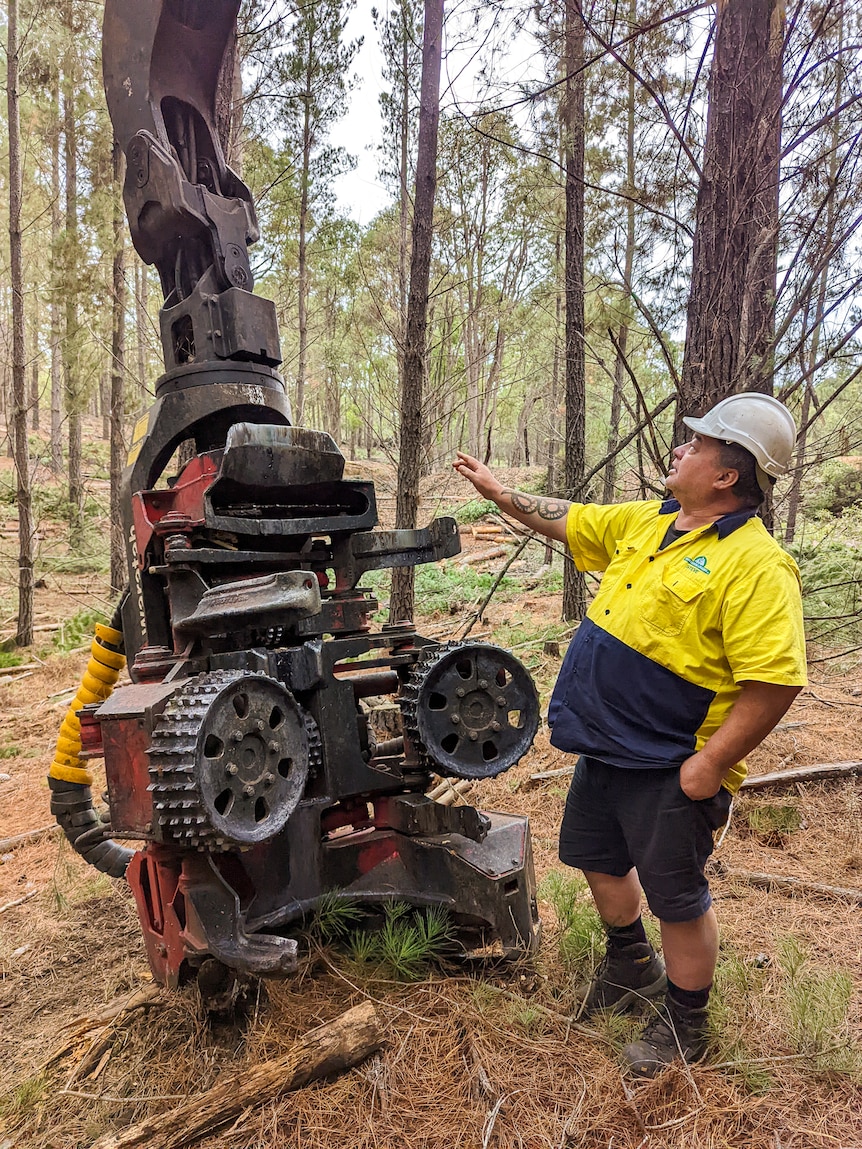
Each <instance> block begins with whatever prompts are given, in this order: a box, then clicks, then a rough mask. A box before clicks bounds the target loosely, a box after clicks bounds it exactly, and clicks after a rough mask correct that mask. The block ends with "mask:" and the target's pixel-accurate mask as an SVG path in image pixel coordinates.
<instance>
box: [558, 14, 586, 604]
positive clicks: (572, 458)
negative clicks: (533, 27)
mask: <svg viewBox="0 0 862 1149" xmlns="http://www.w3.org/2000/svg"><path fill="white" fill-rule="evenodd" d="M565 4H566V10H565V36H564V60H565V63H564V69H565V76H566V84H565V98H564V100H563V103H562V114H563V123H562V128H563V139H564V151H565V201H566V221H565V256H564V276H565V281H564V282H565V287H564V295H565V301H566V339H565V356H564V364H565V366H564V377H565V394H566V451H565V460H564V466H565V487H566V490H567V491H574V490H576V489H577V488H578V487H579V485H580V483H581V480H582V479H583V477H584V468H585V462H586V362H585V348H584V335H585V330H584V20H583V13H582V11H581V3H580V0H565ZM585 613H586V584H585V582H584V576H583V574H582V573H581V572H580V571H579V570H577V569H576V568H575V564H574V563H573V562H572V560H571V558H569V557H568V556H567V557H566V562H565V566H564V568H563V617H564V618H567V619H578V618H583V616H584V614H585Z"/></svg>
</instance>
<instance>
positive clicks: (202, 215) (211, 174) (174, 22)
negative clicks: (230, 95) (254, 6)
mask: <svg viewBox="0 0 862 1149" xmlns="http://www.w3.org/2000/svg"><path fill="white" fill-rule="evenodd" d="M238 9H239V0H136V2H135V3H129V2H128V0H106V4H105V21H104V49H103V61H104V65H103V67H104V80H105V91H106V95H107V100H108V108H109V111H110V115H111V120H112V122H113V125H114V133H115V135H116V138H117V140H118V142H119V144H120V146H121V147H122V148H123V150H124V151H125V153H126V159H127V166H126V179H125V185H124V189H123V198H124V201H125V206H126V213H127V215H128V218H129V227H130V230H131V234H132V241H133V243H134V245H135V248H136V250H137V251H138V254H139V255H140V256H141V258H142V259H143V260H144V262H145V263H149V264H154V265H155V266H156V268H157V269H158V272H159V276H160V278H161V283H162V290H163V292H164V296H165V308H164V313H165V319H166V320H167V323H163V329H162V339H163V343H164V345H165V360H166V365H167V367H168V369H171V368H172V367H174V366H181V365H183V364H184V363H187V362H191V361H193V360H195V361H199V360H201V359H217V358H220V359H225V358H228V359H230V358H236V359H244V360H251V361H256V362H262V363H266V364H268V365H270V366H272V365H275V364H277V363H278V362H279V361H280V355H279V352H278V336H277V332H276V330H275V321H274V315H273V316H270V314H269V310H270V309H269V308H266V307H261V306H260V305H259V304H256V303H255V302H248V301H247V300H239V299H237V298H236V297H235V296H234V295H232V294H230V293H231V292H235V291H236V289H241V290H242V291H245V292H250V291H251V289H252V287H253V286H254V280H253V276H252V271H251V266H250V263H249V256H248V247H249V245H250V244H252V243H254V242H255V241H256V240H257V239H258V238H259V234H260V233H259V229H258V225H257V218H256V215H255V210H254V204H253V201H252V197H251V193H250V191H249V189H248V188H247V187H246V185H245V184H244V183H243V182H242V180H241V179H240V178H239V176H237V175H236V173H235V172H233V171H232V170H231V169H230V168H229V167H228V165H227V163H226V161H225V157H224V153H223V150H222V146H221V143H220V141H219V136H218V131H217V129H216V110H215V109H216V94H217V89H218V84H219V76H220V75H221V71H222V66H223V62H224V58H225V54H226V52H227V49H228V45H229V43H230V40H231V36H232V34H233V32H234V30H235V28H236V16H237V11H238ZM224 293H228V294H224ZM214 300H217V301H218V305H217V306H216V307H215V308H214V306H213V302H214ZM249 321H251V322H249ZM226 332H227V333H232V334H233V336H234V338H233V339H231V335H230V334H227V335H226V334H225V333H226Z"/></svg>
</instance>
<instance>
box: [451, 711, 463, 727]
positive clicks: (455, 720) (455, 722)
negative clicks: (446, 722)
mask: <svg viewBox="0 0 862 1149" xmlns="http://www.w3.org/2000/svg"><path fill="white" fill-rule="evenodd" d="M460 721H461V716H460V715H459V714H453V715H452V725H453V726H457V725H458V723H459V722H460Z"/></svg>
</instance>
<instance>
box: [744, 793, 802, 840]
mask: <svg viewBox="0 0 862 1149" xmlns="http://www.w3.org/2000/svg"><path fill="white" fill-rule="evenodd" d="M745 817H746V821H747V822H748V828H749V829H750V830H751V832H752V833H753V834H754V835H756V837H758V838H759V839H760V840H761V841H762V842H763V843H764V845H767V846H783V845H784V843H785V842H786V841H787V839H788V838H789V837H790V835H791V834H795V833H796V831H797V830H798V829H799V827H800V826H801V825H802V815H801V813H800V812H799V810H798V809H797V807H796V806H793V805H780V804H772V803H767V802H763V803H757V804H756V805H755V804H752V805H751V806H749V807H747V808H746V811H745Z"/></svg>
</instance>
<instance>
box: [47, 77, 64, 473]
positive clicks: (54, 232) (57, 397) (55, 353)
mask: <svg viewBox="0 0 862 1149" xmlns="http://www.w3.org/2000/svg"><path fill="white" fill-rule="evenodd" d="M51 118H52V124H51V285H52V287H53V288H54V290H53V291H52V292H51V302H50V309H51V471H52V472H53V474H55V475H59V474H60V472H61V471H62V470H63V359H62V353H61V349H60V343H61V340H62V331H63V328H62V321H61V311H60V301H59V299H58V298H57V295H58V292H57V286H58V279H59V275H60V271H59V267H58V266H57V263H58V246H59V242H60V229H61V227H62V216H61V214H60V73H59V72H58V71H57V72H54V76H53V80H52V85H51Z"/></svg>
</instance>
